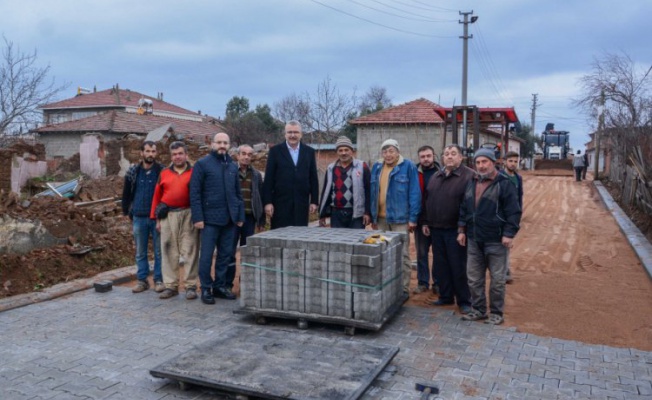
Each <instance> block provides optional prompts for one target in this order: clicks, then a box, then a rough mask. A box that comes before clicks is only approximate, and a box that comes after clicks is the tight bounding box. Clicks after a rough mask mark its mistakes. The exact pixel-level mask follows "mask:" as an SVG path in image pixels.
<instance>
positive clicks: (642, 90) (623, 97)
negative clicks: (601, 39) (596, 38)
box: [575, 53, 652, 162]
mask: <svg viewBox="0 0 652 400" xmlns="http://www.w3.org/2000/svg"><path fill="white" fill-rule="evenodd" d="M651 71H652V67H649V68H645V69H642V68H640V67H638V66H637V65H636V63H635V62H634V61H633V60H632V59H631V58H630V57H629V56H628V55H627V54H624V53H623V54H609V53H606V54H604V55H603V56H602V57H601V58H596V59H594V62H593V68H592V72H591V73H590V74H588V75H585V76H583V77H582V78H581V79H580V85H581V87H582V91H583V94H582V97H580V98H579V99H576V100H575V105H576V106H578V107H580V108H581V109H582V110H584V112H585V114H586V115H587V116H588V117H589V118H590V120H591V121H597V118H598V112H599V110H600V109H603V110H604V114H603V116H604V130H603V132H604V134H605V135H607V136H608V138H609V139H610V140H611V143H612V146H613V147H612V150H613V152H614V155H615V156H616V158H618V159H619V160H620V162H625V161H626V160H627V158H628V156H629V154H630V152H631V150H632V148H633V146H636V145H637V144H639V142H640V139H641V138H644V137H645V136H646V135H649V134H650V127H651V123H652V111H651V110H652V98H651V97H650V88H651V86H650V85H651V84H652V80H651V79H652V78H651V76H650V73H651ZM603 103H604V104H603ZM593 126H595V124H593Z"/></svg>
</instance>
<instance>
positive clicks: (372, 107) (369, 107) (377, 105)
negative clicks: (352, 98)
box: [358, 86, 392, 116]
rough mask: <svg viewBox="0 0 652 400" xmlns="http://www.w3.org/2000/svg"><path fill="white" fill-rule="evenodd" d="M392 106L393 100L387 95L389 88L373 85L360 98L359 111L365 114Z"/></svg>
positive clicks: (361, 114)
mask: <svg viewBox="0 0 652 400" xmlns="http://www.w3.org/2000/svg"><path fill="white" fill-rule="evenodd" d="M391 106H392V100H391V99H390V98H389V96H388V95H387V89H385V88H384V87H381V86H372V87H370V88H369V89H367V92H366V93H365V94H364V96H362V98H361V99H360V103H359V104H358V113H359V114H360V116H363V115H367V114H371V113H375V112H376V111H380V110H383V109H385V108H387V107H391Z"/></svg>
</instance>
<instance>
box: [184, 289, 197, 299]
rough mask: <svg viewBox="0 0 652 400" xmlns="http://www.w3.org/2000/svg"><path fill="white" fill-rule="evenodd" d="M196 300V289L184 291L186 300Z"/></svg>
mask: <svg viewBox="0 0 652 400" xmlns="http://www.w3.org/2000/svg"><path fill="white" fill-rule="evenodd" d="M196 298H197V289H195V288H194V287H189V288H187V289H186V300H195V299H196Z"/></svg>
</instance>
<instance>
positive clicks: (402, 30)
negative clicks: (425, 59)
mask: <svg viewBox="0 0 652 400" xmlns="http://www.w3.org/2000/svg"><path fill="white" fill-rule="evenodd" d="M310 1H312V2H313V3H316V4H319V5H321V6H323V7H326V8H330V9H331V10H333V11H337V12H339V13H342V14H344V15H348V16H349V17H353V18H356V19H359V20H361V21H365V22H368V23H370V24H373V25H377V26H381V27H383V28H387V29H391V30H393V31H396V32H401V33H406V34H408V35H415V36H422V37H431V38H437V39H451V38H454V36H438V35H428V34H425V33H419V32H411V31H406V30H404V29H400V28H395V27H393V26H389V25H385V24H381V23H380V22H375V21H372V20H370V19H367V18H363V17H359V16H357V15H354V14H351V13H349V12H346V11H344V10H340V9H339V8H335V7H332V6H329V5H327V4H324V3H322V2H320V1H317V0H310Z"/></svg>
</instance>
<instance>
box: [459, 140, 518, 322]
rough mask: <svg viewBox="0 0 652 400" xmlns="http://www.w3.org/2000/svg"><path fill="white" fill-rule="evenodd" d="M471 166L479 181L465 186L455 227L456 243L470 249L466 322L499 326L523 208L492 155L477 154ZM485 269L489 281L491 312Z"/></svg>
mask: <svg viewBox="0 0 652 400" xmlns="http://www.w3.org/2000/svg"><path fill="white" fill-rule="evenodd" d="M473 161H474V164H475V169H476V172H477V176H475V177H474V178H473V179H472V180H471V181H470V182H469V183H468V184H467V185H466V190H465V192H464V200H463V201H462V204H461V206H460V217H459V220H458V224H457V226H458V235H457V242H458V243H459V244H460V245H461V246H466V247H467V263H466V273H467V277H468V283H469V289H470V291H471V304H472V307H473V310H471V312H469V313H468V314H466V315H464V316H463V317H462V319H463V320H466V321H478V320H485V323H488V324H493V325H500V324H502V323H503V320H504V319H503V308H504V305H505V272H506V271H505V269H506V266H507V262H506V260H507V254H508V253H507V250H508V249H509V248H511V247H512V240H513V239H514V236H516V233H517V232H518V229H519V224H520V221H521V207H520V205H519V203H518V194H517V192H516V187H515V186H514V185H513V184H512V183H511V182H510V181H509V179H507V178H506V177H505V176H504V175H502V174H500V173H498V171H497V170H496V165H495V164H496V155H495V154H494V152H493V150H489V149H484V148H481V149H479V150H478V151H477V152H476V153H475V155H474V157H473ZM487 270H489V274H490V276H491V283H490V286H489V310H487V297H486V288H485V277H486V273H487ZM487 311H489V315H487Z"/></svg>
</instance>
